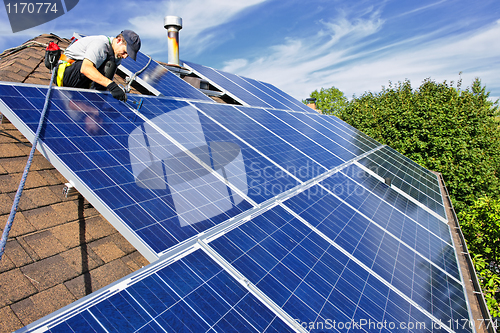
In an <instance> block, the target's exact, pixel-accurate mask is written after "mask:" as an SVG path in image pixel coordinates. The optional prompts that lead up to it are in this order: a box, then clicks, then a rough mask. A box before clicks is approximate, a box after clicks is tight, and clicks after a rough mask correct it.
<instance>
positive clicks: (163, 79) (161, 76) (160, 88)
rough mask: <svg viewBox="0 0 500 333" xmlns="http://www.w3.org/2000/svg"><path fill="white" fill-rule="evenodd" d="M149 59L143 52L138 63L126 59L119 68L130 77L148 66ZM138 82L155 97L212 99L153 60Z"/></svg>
mask: <svg viewBox="0 0 500 333" xmlns="http://www.w3.org/2000/svg"><path fill="white" fill-rule="evenodd" d="M148 62H149V58H148V57H147V56H146V55H144V54H143V53H141V52H138V53H137V59H136V61H134V60H132V59H130V58H126V59H124V60H122V63H121V65H120V67H119V69H120V70H122V71H123V72H125V73H126V74H127V75H129V76H130V77H131V76H132V75H133V74H134V73H136V72H139V71H140V70H141V69H143V68H144V67H146V65H148ZM137 82H138V83H139V84H141V85H142V86H144V87H145V88H146V89H148V90H149V91H151V92H153V93H154V94H155V95H160V94H161V95H163V96H169V97H178V98H187V99H194V100H202V101H210V100H211V99H210V98H209V97H207V96H205V94H203V93H202V92H200V91H199V90H198V89H196V88H194V87H193V86H191V85H190V84H189V83H187V82H185V81H184V80H182V79H181V78H179V77H177V76H176V75H175V74H173V73H172V72H170V71H168V70H167V69H166V68H165V67H163V66H162V65H160V64H158V63H157V62H156V61H154V60H151V62H149V65H148V66H147V67H146V69H145V70H144V71H143V72H142V73H141V74H139V75H138V76H137Z"/></svg>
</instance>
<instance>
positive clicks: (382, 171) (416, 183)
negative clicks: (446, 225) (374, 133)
mask: <svg viewBox="0 0 500 333" xmlns="http://www.w3.org/2000/svg"><path fill="white" fill-rule="evenodd" d="M391 150H392V149H391V148H389V147H384V148H383V149H381V150H380V151H378V152H377V153H375V154H373V155H372V156H369V157H367V158H365V159H363V160H361V161H359V163H360V164H362V165H364V166H365V167H366V168H368V169H370V170H372V171H373V172H375V173H376V174H378V175H379V176H381V177H382V178H386V177H389V178H391V183H392V184H393V185H394V186H395V187H397V188H399V189H400V190H402V191H403V192H405V193H407V194H409V195H410V196H411V197H412V198H414V199H415V200H416V201H418V202H420V203H421V204H423V205H425V206H427V207H429V209H431V210H432V211H433V212H435V213H437V214H439V215H440V216H441V217H443V218H446V213H445V210H444V204H443V201H442V197H441V193H440V188H439V185H438V181H437V176H436V175H433V174H429V171H427V170H426V171H423V170H422V169H421V167H420V168H419V167H417V166H416V164H415V163H414V162H410V160H409V159H406V158H402V157H397V159H395V158H394V156H397V155H395V152H394V151H393V150H392V151H391Z"/></svg>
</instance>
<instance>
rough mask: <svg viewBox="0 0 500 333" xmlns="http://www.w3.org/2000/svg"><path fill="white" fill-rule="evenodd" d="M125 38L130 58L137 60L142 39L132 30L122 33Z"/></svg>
mask: <svg viewBox="0 0 500 333" xmlns="http://www.w3.org/2000/svg"><path fill="white" fill-rule="evenodd" d="M122 35H123V38H124V39H125V41H126V42H127V53H128V55H129V57H130V58H132V59H134V61H135V59H136V58H137V52H139V49H140V48H141V39H140V38H139V35H138V34H136V33H135V32H133V31H132V30H123V31H122Z"/></svg>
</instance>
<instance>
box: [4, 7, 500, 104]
mask: <svg viewBox="0 0 500 333" xmlns="http://www.w3.org/2000/svg"><path fill="white" fill-rule="evenodd" d="M166 15H177V16H180V17H182V19H183V29H182V30H181V32H180V57H181V59H184V60H189V61H192V62H196V63H200V64H203V65H206V66H211V67H214V68H218V69H222V70H226V71H229V72H232V73H235V74H241V75H244V76H248V77H251V78H255V79H259V80H262V81H266V82H270V83H272V84H274V85H276V86H278V87H279V88H281V89H283V90H285V91H286V92H288V93H290V94H291V95H292V96H294V97H296V98H297V99H304V98H306V97H308V96H309V94H310V93H311V92H312V91H314V90H315V89H320V88H321V87H324V88H329V87H332V86H335V87H337V88H339V89H340V90H341V91H343V92H344V93H345V94H346V96H347V97H349V98H350V97H352V96H353V95H356V96H360V95H361V94H363V93H364V92H365V91H372V92H378V91H380V90H381V88H382V86H388V85H389V81H392V82H394V83H395V82H398V81H404V80H405V79H409V80H411V82H412V86H413V87H414V88H416V87H418V86H419V85H420V84H421V82H422V81H423V80H424V79H426V78H429V77H430V78H431V79H434V80H436V81H439V82H442V81H444V80H447V81H448V82H449V81H455V82H456V81H457V80H459V79H460V77H461V78H462V81H463V83H462V86H463V87H466V86H469V85H470V84H471V83H472V81H473V79H474V78H475V77H479V78H480V79H481V81H482V82H483V85H486V88H487V90H488V91H490V92H491V96H492V97H493V98H494V99H496V98H500V2H499V1H498V0H481V1H465V0H441V1H435V0H421V1H406V0H392V1H381V0H370V1H353V0H350V1H349V0H307V1H304V0H286V1H285V0H170V1H139V0H134V1H130V0H120V1H118V0H99V1H97V0H80V1H79V3H78V5H76V7H75V8H74V9H73V10H71V11H69V12H68V13H66V14H65V15H63V16H61V17H59V18H57V19H55V20H53V21H51V22H48V23H45V24H43V25H40V26H37V27H34V28H31V29H28V30H24V31H21V32H18V33H15V34H14V33H12V30H11V28H10V25H9V21H8V18H7V14H6V9H5V7H2V8H0V49H1V50H4V49H6V48H10V47H13V46H17V45H19V44H21V43H22V42H24V41H26V40H28V39H30V38H32V37H34V36H38V35H39V34H42V33H54V34H56V35H59V36H61V37H71V36H72V34H73V32H75V31H76V32H80V33H84V34H105V35H109V36H114V35H116V34H117V33H119V32H120V31H121V30H123V29H132V30H135V31H136V32H137V33H138V34H139V35H140V36H141V39H142V45H143V46H142V49H141V51H143V52H144V53H146V54H149V55H151V56H152V57H153V58H154V59H157V60H161V61H166V60H167V42H166V41H167V37H166V30H165V29H164V28H163V18H164V16H166ZM460 72H462V74H461V76H459V73H460Z"/></svg>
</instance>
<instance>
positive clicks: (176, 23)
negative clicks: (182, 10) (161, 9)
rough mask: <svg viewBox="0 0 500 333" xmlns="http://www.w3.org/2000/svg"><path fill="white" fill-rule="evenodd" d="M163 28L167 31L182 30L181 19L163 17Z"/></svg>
mask: <svg viewBox="0 0 500 333" xmlns="http://www.w3.org/2000/svg"><path fill="white" fill-rule="evenodd" d="M163 27H164V28H165V29H168V28H170V27H172V28H177V30H181V29H182V19H181V18H180V17H178V16H165V18H164V19H163Z"/></svg>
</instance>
